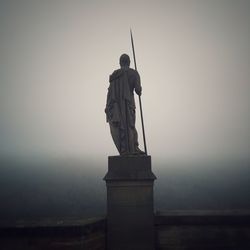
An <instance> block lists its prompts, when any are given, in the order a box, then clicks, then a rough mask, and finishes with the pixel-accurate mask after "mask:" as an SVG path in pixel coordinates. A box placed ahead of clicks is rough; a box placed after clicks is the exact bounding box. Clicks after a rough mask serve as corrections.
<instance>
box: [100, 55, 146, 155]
mask: <svg viewBox="0 0 250 250" xmlns="http://www.w3.org/2000/svg"><path fill="white" fill-rule="evenodd" d="M129 65H130V58H129V56H128V55H127V54H123V55H121V57H120V66H121V68H120V69H117V70H115V71H114V72H113V73H112V74H111V75H110V77H109V82H110V85H109V88H108V95H107V103H106V108H105V113H106V118H107V122H108V123H109V125H110V132H111V135H112V138H113V140H114V143H115V145H116V147H117V149H118V151H119V153H120V155H131V154H144V152H143V151H141V150H140V149H139V144H138V135H137V131H136V128H135V99H134V91H135V92H136V94H137V95H139V96H140V95H141V91H142V88H141V83H140V76H139V74H138V72H137V71H136V70H134V69H131V68H130V67H129Z"/></svg>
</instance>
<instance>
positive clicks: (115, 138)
mask: <svg viewBox="0 0 250 250" xmlns="http://www.w3.org/2000/svg"><path fill="white" fill-rule="evenodd" d="M109 127H110V133H111V136H112V138H113V141H114V143H115V146H116V148H117V150H118V151H119V153H120V131H119V130H120V129H119V127H118V126H115V125H113V124H112V123H109Z"/></svg>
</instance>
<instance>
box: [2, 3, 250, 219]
mask: <svg viewBox="0 0 250 250" xmlns="http://www.w3.org/2000/svg"><path fill="white" fill-rule="evenodd" d="M249 11H250V2H249V1H245V0H239V1H231V0H218V1H205V0H204V1H203V0H201V1H198V0H197V1H196V0H190V1H184V0H182V1H181V0H180V1H176V0H175V1H125V2H124V1H111V0H109V1H96V0H94V1H80V0H73V1H66V0H60V1H59V0H52V1H46V0H45V1H31V0H30V1H29V0H23V1H18V0H11V1H7V0H6V1H4V0H1V1H0V34H1V36H0V55H1V56H0V159H1V163H0V176H1V182H0V185H1V189H0V190H1V191H0V196H1V203H2V204H1V210H2V211H1V212H2V213H1V214H2V216H3V217H4V216H5V215H6V216H7V217H9V218H14V217H18V218H22V217H26V216H28V215H29V216H34V217H36V216H37V217H46V216H56V215H58V216H59V215H61V216H86V217H88V216H94V215H98V214H99V215H100V214H105V199H106V197H105V192H104V190H105V185H104V183H103V181H102V178H103V176H104V174H105V172H106V171H107V157H108V156H109V155H117V151H116V149H115V146H114V144H113V141H112V138H111V136H110V132H109V127H108V124H107V123H106V120H105V114H104V108H105V102H106V94H107V88H108V86H109V82H108V79H109V75H110V74H111V73H112V72H113V71H114V70H115V69H117V68H119V64H118V61H119V56H120V55H121V54H122V53H127V54H129V55H130V56H131V61H132V49H131V44H130V37H129V29H130V28H132V30H133V35H134V42H135V49H136V57H137V68H138V72H139V73H140V76H141V81H142V88H143V92H142V104H143V114H144V123H145V131H146V139H147V148H148V153H149V154H150V155H151V156H152V163H153V164H152V166H153V171H154V173H155V174H156V176H157V177H158V179H157V181H156V185H155V202H156V205H155V208H156V210H158V209H159V210H162V209H178V208H180V209H198V208H211V209H213V208H214V209H219V208H221V209H225V208H249V202H248V200H249V191H248V190H250V189H249V184H248V183H249V178H250V177H249V176H250V174H249V167H250V166H249V165H250V159H249V155H250V112H249V108H250V84H249V79H250V78H249V77H250V68H249V65H250V61H249V59H250V29H249V24H250V15H249ZM131 67H133V63H132V65H131ZM136 126H137V130H138V133H139V143H140V147H141V149H143V140H142V131H141V123H140V114H139V108H138V102H137V124H136ZM90 194H93V195H90ZM27 204H28V205H27ZM53 204H54V205H53ZM46 207H47V208H46ZM10 208H11V209H10ZM45 208H46V209H47V210H46V209H45ZM49 208H50V209H49ZM59 211H60V212H59Z"/></svg>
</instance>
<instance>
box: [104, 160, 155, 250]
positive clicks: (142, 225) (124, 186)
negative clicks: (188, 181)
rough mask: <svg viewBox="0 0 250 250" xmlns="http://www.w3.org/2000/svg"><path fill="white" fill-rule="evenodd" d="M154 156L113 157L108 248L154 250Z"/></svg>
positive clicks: (108, 199) (110, 182) (116, 249)
mask: <svg viewBox="0 0 250 250" xmlns="http://www.w3.org/2000/svg"><path fill="white" fill-rule="evenodd" d="M155 179H156V177H155V175H154V174H153V173H152V171H151V157H150V156H126V157H125V156H110V157H109V162H108V173H107V174H106V176H105V177H104V180H105V181H106V185H107V246H108V250H125V249H126V250H128V249H130V250H133V249H136V250H153V249H154V245H155V238H154V235H155V233H154V207H153V184H154V180H155Z"/></svg>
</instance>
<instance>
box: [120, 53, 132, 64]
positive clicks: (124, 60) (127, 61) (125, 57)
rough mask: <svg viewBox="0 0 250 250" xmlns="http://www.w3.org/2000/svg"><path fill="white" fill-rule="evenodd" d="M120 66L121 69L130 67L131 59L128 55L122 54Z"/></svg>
mask: <svg viewBox="0 0 250 250" xmlns="http://www.w3.org/2000/svg"><path fill="white" fill-rule="evenodd" d="M120 65H121V67H124V66H128V67H129V65H130V58H129V56H128V55H127V54H122V55H121V56H120Z"/></svg>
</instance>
